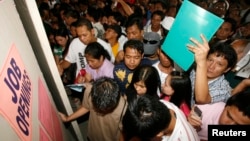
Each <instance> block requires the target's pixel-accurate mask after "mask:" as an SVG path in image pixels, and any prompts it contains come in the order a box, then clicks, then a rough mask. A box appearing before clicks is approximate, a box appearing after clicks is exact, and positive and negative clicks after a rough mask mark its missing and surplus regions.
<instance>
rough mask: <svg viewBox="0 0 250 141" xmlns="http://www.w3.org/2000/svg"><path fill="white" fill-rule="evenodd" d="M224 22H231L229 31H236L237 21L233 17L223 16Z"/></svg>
mask: <svg viewBox="0 0 250 141" xmlns="http://www.w3.org/2000/svg"><path fill="white" fill-rule="evenodd" d="M225 22H227V23H230V24H231V31H233V32H235V31H236V27H237V22H236V21H235V20H234V19H232V18H224V23H225Z"/></svg>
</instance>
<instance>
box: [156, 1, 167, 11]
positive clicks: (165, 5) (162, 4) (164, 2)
mask: <svg viewBox="0 0 250 141" xmlns="http://www.w3.org/2000/svg"><path fill="white" fill-rule="evenodd" d="M153 4H160V5H161V7H162V8H163V9H165V10H166V11H168V10H169V7H170V2H169V0H155V1H154V2H153Z"/></svg>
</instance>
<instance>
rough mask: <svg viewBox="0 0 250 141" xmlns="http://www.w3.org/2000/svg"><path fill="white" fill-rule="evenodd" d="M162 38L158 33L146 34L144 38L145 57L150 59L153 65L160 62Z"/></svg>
mask: <svg viewBox="0 0 250 141" xmlns="http://www.w3.org/2000/svg"><path fill="white" fill-rule="evenodd" d="M160 43H161V37H160V35H159V34H158V33H156V32H145V33H144V38H143V47H144V56H145V57H146V58H148V59H149V60H150V61H151V63H152V64H154V63H156V62H158V61H159V56H158V54H157V50H158V49H159V47H160Z"/></svg>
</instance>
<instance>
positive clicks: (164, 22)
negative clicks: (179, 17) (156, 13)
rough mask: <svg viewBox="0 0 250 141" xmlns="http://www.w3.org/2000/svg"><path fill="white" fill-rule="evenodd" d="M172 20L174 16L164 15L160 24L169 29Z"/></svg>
mask: <svg viewBox="0 0 250 141" xmlns="http://www.w3.org/2000/svg"><path fill="white" fill-rule="evenodd" d="M173 22H174V18H173V17H168V16H166V17H165V18H164V19H163V20H162V22H161V25H162V26H163V28H165V29H167V30H170V28H171V26H172V24H173Z"/></svg>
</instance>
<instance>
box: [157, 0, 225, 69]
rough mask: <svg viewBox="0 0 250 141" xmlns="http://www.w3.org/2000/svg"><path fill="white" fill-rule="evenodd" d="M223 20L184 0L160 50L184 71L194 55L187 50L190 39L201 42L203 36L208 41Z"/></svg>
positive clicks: (190, 63) (192, 60)
mask: <svg viewBox="0 0 250 141" xmlns="http://www.w3.org/2000/svg"><path fill="white" fill-rule="evenodd" d="M223 21H224V20H223V19H221V18H219V17H217V16H216V15H214V14H212V13H211V12H208V11H206V10H205V9H203V8H201V7H199V6H197V5H195V4H193V3H192V2H190V1H188V0H185V1H184V2H183V3H182V6H181V7H180V9H179V12H178V13H177V15H176V18H175V21H174V23H173V25H172V27H171V28H170V31H169V33H168V35H167V37H166V38H165V40H164V43H163V46H162V49H163V51H164V52H165V53H166V54H167V55H168V56H169V57H170V58H172V59H173V60H174V61H175V63H177V64H178V65H179V66H180V67H181V68H182V69H183V70H184V71H187V70H188V69H189V68H190V66H191V65H192V64H193V62H194V54H193V53H192V52H190V51H189V50H188V48H187V44H192V42H191V41H190V38H191V37H192V38H195V39H196V40H198V41H200V42H201V41H202V40H201V38H200V35H201V34H203V35H204V36H205V37H206V39H207V40H208V41H209V40H210V39H211V38H212V36H213V35H214V33H215V32H216V31H217V30H218V29H219V27H220V26H221V24H222V23H223Z"/></svg>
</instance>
